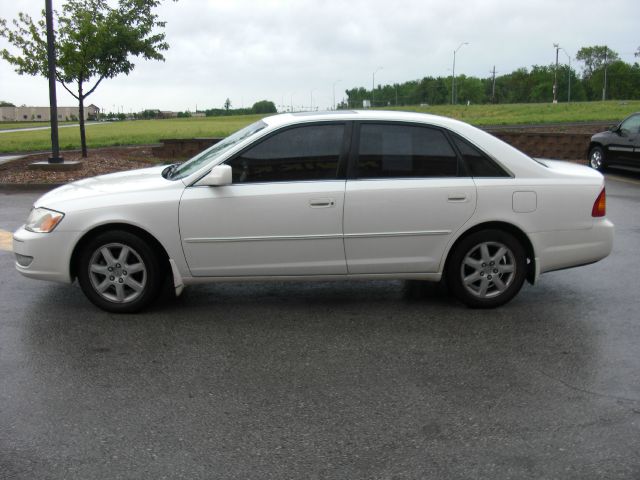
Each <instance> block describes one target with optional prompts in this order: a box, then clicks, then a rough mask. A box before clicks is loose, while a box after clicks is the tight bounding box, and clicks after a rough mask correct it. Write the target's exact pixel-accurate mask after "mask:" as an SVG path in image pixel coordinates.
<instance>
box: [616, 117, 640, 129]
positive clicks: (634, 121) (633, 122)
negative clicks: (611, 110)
mask: <svg viewBox="0 0 640 480" xmlns="http://www.w3.org/2000/svg"><path fill="white" fill-rule="evenodd" d="M620 130H622V131H624V132H625V133H638V131H640V115H634V116H633V117H629V118H627V119H626V120H625V121H624V122H622V125H620Z"/></svg>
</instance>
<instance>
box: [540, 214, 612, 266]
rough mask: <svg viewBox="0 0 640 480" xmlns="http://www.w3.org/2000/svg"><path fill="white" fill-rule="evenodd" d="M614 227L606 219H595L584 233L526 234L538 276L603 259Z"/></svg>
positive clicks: (575, 231) (562, 231) (610, 245)
mask: <svg viewBox="0 0 640 480" xmlns="http://www.w3.org/2000/svg"><path fill="white" fill-rule="evenodd" d="M614 230H615V227H614V225H613V223H611V222H610V221H609V220H608V219H606V218H600V219H595V220H594V223H593V227H592V228H589V229H584V230H558V231H552V232H538V233H531V234H529V238H530V239H531V243H532V244H533V248H534V250H535V253H536V258H537V261H538V265H537V266H536V267H537V268H536V270H537V271H538V272H539V273H544V272H550V271H553V270H561V269H563V268H571V267H578V266H580V265H586V264H589V263H594V262H597V261H598V260H602V259H603V258H605V257H607V256H608V255H609V254H610V253H611V250H612V249H613V233H614Z"/></svg>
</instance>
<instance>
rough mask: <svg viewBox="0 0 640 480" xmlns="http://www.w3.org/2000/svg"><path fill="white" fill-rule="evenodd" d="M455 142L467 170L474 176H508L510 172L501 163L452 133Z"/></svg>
mask: <svg viewBox="0 0 640 480" xmlns="http://www.w3.org/2000/svg"><path fill="white" fill-rule="evenodd" d="M452 137H453V142H454V143H455V144H456V147H457V148H458V150H459V151H460V155H462V161H463V162H464V165H465V167H466V169H467V172H468V173H469V175H470V176H472V177H508V176H509V174H508V173H507V172H505V171H504V170H503V169H502V168H501V167H500V166H499V165H497V164H496V162H494V161H493V160H491V159H490V158H489V157H487V156H486V155H485V154H484V153H482V152H481V151H480V150H478V149H477V148H476V147H474V146H473V145H471V144H470V143H469V142H467V141H466V140H463V139H462V138H460V137H459V136H457V135H452Z"/></svg>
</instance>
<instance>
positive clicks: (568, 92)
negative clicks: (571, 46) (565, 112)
mask: <svg viewBox="0 0 640 480" xmlns="http://www.w3.org/2000/svg"><path fill="white" fill-rule="evenodd" d="M560 49H561V50H562V51H563V52H564V54H565V55H566V56H567V58H568V59H569V74H568V75H567V77H568V89H567V103H571V55H569V54H568V53H567V51H566V50H565V49H564V48H562V47H560Z"/></svg>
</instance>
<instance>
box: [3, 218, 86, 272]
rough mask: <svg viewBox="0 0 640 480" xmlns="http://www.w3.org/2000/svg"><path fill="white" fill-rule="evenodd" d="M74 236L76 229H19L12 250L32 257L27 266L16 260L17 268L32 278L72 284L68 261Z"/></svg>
mask: <svg viewBox="0 0 640 480" xmlns="http://www.w3.org/2000/svg"><path fill="white" fill-rule="evenodd" d="M75 236H76V233H75V232H62V231H60V232H58V231H55V230H54V231H53V232H51V233H34V232H29V231H28V230H25V229H24V228H19V229H18V230H17V231H16V232H15V233H14V234H13V251H14V253H16V254H17V255H22V256H25V257H32V258H33V259H32V260H31V262H30V263H29V264H28V265H26V266H25V265H21V264H20V263H18V261H16V264H15V265H16V270H18V272H20V273H21V274H22V275H24V276H25V277H29V278H36V279H38V280H51V281H54V282H63V283H71V282H72V278H71V272H70V268H69V266H70V265H69V263H70V259H71V253H72V252H73V246H74V245H75ZM22 263H26V262H22Z"/></svg>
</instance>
